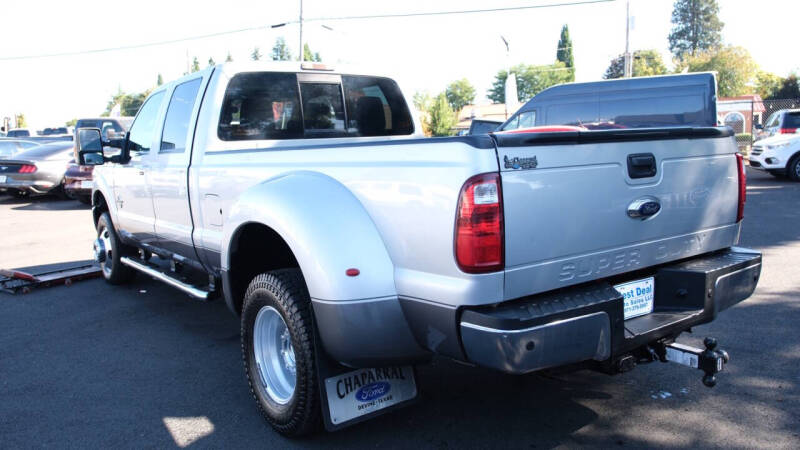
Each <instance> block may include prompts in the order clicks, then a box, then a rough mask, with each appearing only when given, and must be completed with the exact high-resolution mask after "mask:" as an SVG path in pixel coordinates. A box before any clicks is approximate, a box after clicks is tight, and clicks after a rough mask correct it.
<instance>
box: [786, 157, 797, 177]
mask: <svg viewBox="0 0 800 450" xmlns="http://www.w3.org/2000/svg"><path fill="white" fill-rule="evenodd" d="M786 175H788V176H789V179H791V180H792V181H800V155H796V156H795V157H794V158H792V159H791V160H789V164H787V165H786Z"/></svg>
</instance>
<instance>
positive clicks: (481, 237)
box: [455, 173, 504, 273]
mask: <svg viewBox="0 0 800 450" xmlns="http://www.w3.org/2000/svg"><path fill="white" fill-rule="evenodd" d="M503 234H504V232H503V196H502V191H501V190H500V174H499V173H485V174H481V175H475V176H474V177H472V178H470V179H468V180H467V182H466V183H464V186H463V187H462V188H461V194H460V195H459V197H458V209H457V210H456V230H455V253H456V262H457V263H458V267H459V268H460V269H461V270H463V271H464V272H467V273H484V272H494V271H498V270H502V269H503V265H504V258H503Z"/></svg>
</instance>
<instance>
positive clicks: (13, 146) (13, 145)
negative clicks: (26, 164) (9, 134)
mask: <svg viewBox="0 0 800 450" xmlns="http://www.w3.org/2000/svg"><path fill="white" fill-rule="evenodd" d="M40 145H42V144H41V143H39V142H34V141H28V140H23V139H0V159H2V158H10V157H12V156H14V155H16V154H17V153H20V152H23V151H25V150H27V149H29V148H33V147H38V146H40Z"/></svg>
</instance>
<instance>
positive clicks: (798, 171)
mask: <svg viewBox="0 0 800 450" xmlns="http://www.w3.org/2000/svg"><path fill="white" fill-rule="evenodd" d="M794 174H795V175H796V176H797V178H800V161H798V162H796V163H794Z"/></svg>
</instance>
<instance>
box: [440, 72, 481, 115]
mask: <svg viewBox="0 0 800 450" xmlns="http://www.w3.org/2000/svg"><path fill="white" fill-rule="evenodd" d="M444 95H445V96H446V97H447V102H448V103H449V104H450V107H451V108H452V109H453V111H455V112H458V111H461V108H463V107H464V106H465V105H469V104H470V103H472V101H473V100H475V87H474V86H472V84H471V83H470V82H469V80H467V79H466V78H462V79H460V80H456V81H453V82H452V83H450V84H449V85H448V86H447V89H445V91H444Z"/></svg>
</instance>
